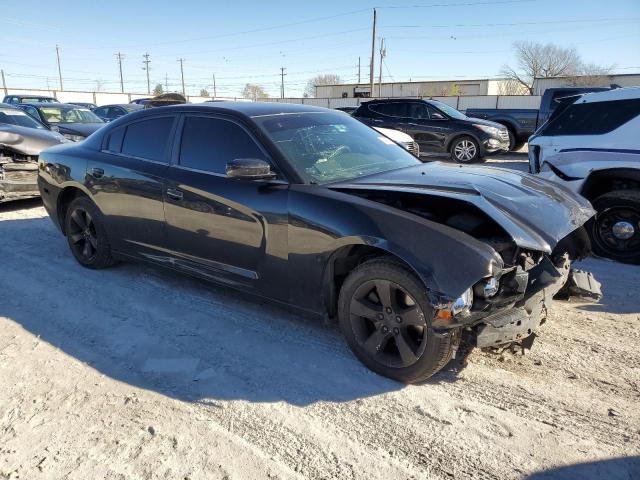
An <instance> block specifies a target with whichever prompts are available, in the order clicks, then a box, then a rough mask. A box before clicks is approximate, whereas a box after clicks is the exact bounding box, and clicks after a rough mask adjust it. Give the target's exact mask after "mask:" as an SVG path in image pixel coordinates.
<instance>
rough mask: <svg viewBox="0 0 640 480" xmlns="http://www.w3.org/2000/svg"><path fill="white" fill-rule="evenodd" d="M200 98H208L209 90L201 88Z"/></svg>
mask: <svg viewBox="0 0 640 480" xmlns="http://www.w3.org/2000/svg"><path fill="white" fill-rule="evenodd" d="M200 96H201V97H210V96H211V95H209V90H207V89H206V88H201V89H200Z"/></svg>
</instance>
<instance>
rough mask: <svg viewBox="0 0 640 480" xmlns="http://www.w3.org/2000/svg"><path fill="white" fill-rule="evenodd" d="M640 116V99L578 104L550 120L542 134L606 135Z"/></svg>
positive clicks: (570, 106)
mask: <svg viewBox="0 0 640 480" xmlns="http://www.w3.org/2000/svg"><path fill="white" fill-rule="evenodd" d="M639 114H640V99H638V98H634V99H629V100H613V101H608V102H591V103H574V104H572V105H569V106H568V107H567V108H566V109H565V110H564V111H563V112H562V113H559V114H558V115H556V116H555V117H554V118H552V119H551V120H549V122H548V123H547V125H546V126H545V127H544V129H543V130H542V132H541V134H542V135H548V136H558V135H602V134H605V133H609V132H612V131H613V130H615V129H616V128H618V127H620V126H622V125H624V124H625V123H627V122H628V121H630V120H632V119H633V118H635V117H637V116H638V115H639Z"/></svg>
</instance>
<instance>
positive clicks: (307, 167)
mask: <svg viewBox="0 0 640 480" xmlns="http://www.w3.org/2000/svg"><path fill="white" fill-rule="evenodd" d="M254 120H255V121H256V123H257V124H258V125H260V126H261V127H262V129H263V130H264V131H265V132H266V134H267V135H268V136H269V138H270V139H271V140H272V141H273V142H274V143H275V144H276V146H277V147H278V148H279V149H280V151H281V152H282V153H283V155H284V156H285V157H286V159H287V160H288V161H289V163H290V164H291V166H292V167H293V168H294V169H295V170H296V172H298V174H299V175H300V176H301V177H302V178H303V179H304V181H305V182H307V183H329V182H335V181H339V180H347V179H350V178H357V177H363V176H365V175H372V174H374V173H379V172H384V171H388V170H394V169H397V168H402V167H408V166H410V165H417V164H419V163H420V160H418V159H417V158H415V157H414V156H413V155H411V154H410V153H408V152H407V151H406V150H405V149H404V148H402V147H400V146H398V145H397V144H396V143H394V142H393V141H392V140H390V139H389V138H387V137H385V136H384V135H382V134H381V133H379V132H377V131H375V130H373V129H371V128H369V127H367V126H366V125H364V124H362V123H360V122H359V121H358V120H355V119H353V118H351V117H349V116H347V115H344V114H343V113H334V112H327V113H324V112H318V113H315V112H314V113H301V114H292V115H269V116H265V117H258V118H254Z"/></svg>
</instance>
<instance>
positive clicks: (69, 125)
mask: <svg viewBox="0 0 640 480" xmlns="http://www.w3.org/2000/svg"><path fill="white" fill-rule="evenodd" d="M17 107H18V108H21V109H22V110H24V111H25V112H27V113H28V114H29V115H31V116H32V117H33V118H35V119H36V120H38V121H39V122H42V123H43V124H44V125H45V126H47V128H49V129H50V130H53V131H56V132H60V133H61V134H62V135H63V136H64V137H65V138H66V139H67V140H71V141H72V142H80V141H82V140H84V139H85V138H87V137H88V136H89V135H91V134H92V133H93V132H95V131H96V130H98V129H99V128H101V127H102V126H104V122H103V121H102V120H101V119H100V118H99V117H98V116H97V115H95V114H94V113H93V112H92V111H91V110H89V109H88V108H82V107H78V106H76V105H71V104H68V103H33V104H21V105H17Z"/></svg>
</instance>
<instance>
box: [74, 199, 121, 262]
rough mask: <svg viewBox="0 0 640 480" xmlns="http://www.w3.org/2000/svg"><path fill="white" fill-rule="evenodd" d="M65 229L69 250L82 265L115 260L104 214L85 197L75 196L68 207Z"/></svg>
mask: <svg viewBox="0 0 640 480" xmlns="http://www.w3.org/2000/svg"><path fill="white" fill-rule="evenodd" d="M65 233H66V234H67V242H68V243H69V248H70V249H71V253H72V254H73V256H74V257H75V259H76V260H77V261H78V263H79V264H80V265H82V266H83V267H87V268H92V269H100V268H107V267H110V266H111V265H113V264H114V263H115V262H114V260H113V257H112V256H111V245H110V244H109V239H108V237H107V232H106V230H105V227H104V217H103V216H102V213H101V212H100V210H98V207H96V206H95V204H94V203H93V202H92V201H91V200H89V199H88V198H87V197H85V196H81V197H78V198H76V199H75V200H73V201H72V202H71V203H70V204H69V206H68V207H67V212H66V215H65Z"/></svg>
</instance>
